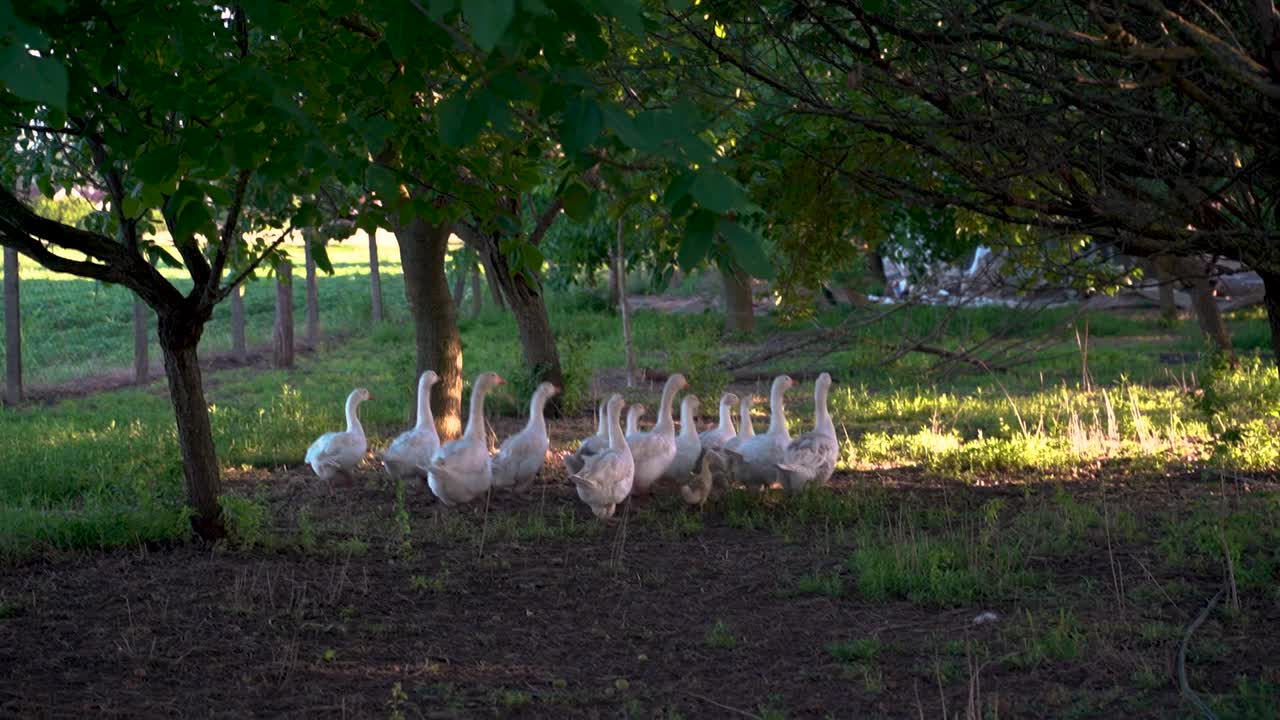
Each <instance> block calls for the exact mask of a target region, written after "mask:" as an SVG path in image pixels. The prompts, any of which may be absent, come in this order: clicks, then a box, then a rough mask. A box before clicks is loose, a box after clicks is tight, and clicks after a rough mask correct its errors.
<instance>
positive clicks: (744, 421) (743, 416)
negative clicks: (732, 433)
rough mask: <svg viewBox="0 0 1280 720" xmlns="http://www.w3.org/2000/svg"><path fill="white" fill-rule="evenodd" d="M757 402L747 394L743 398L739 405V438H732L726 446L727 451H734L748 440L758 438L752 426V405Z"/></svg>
mask: <svg viewBox="0 0 1280 720" xmlns="http://www.w3.org/2000/svg"><path fill="white" fill-rule="evenodd" d="M755 400H756V398H755V396H754V395H752V394H751V393H747V394H746V395H743V396H742V399H741V400H740V401H739V403H738V436H737V437H735V438H731V439H730V440H728V441H727V442H725V444H724V448H725V449H726V450H733V449H734V448H736V447H738V445H739V444H741V443H742V441H743V440H746V439H747V438H753V437H755V436H756V429H755V428H754V427H753V426H752V425H751V404H752V403H754V402H755Z"/></svg>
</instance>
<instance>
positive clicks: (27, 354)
mask: <svg viewBox="0 0 1280 720" xmlns="http://www.w3.org/2000/svg"><path fill="white" fill-rule="evenodd" d="M287 251H288V253H289V256H290V259H291V260H292V261H293V266H294V267H293V287H292V291H293V303H294V337H295V344H296V345H299V346H301V345H302V343H303V342H304V339H305V324H306V312H305V307H306V305H305V303H306V283H305V269H304V251H303V247H302V246H301V245H290V246H287ZM328 254H329V259H330V261H331V262H332V264H333V270H334V273H333V274H332V275H328V274H326V273H323V272H320V273H318V277H317V288H318V292H319V299H320V302H319V308H320V331H321V337H322V338H323V337H324V336H333V335H335V334H339V335H340V334H345V333H351V332H358V331H361V330H365V329H367V328H368V327H369V326H370V323H371V318H372V305H373V300H372V294H371V291H370V282H369V280H370V278H369V253H368V241H367V238H366V237H365V236H364V235H363V234H360V235H358V236H355V237H352V238H350V239H348V240H346V241H344V242H340V243H334V244H331V245H330V246H329V249H328ZM378 261H379V262H378V265H379V275H380V277H381V280H382V306H383V320H384V321H385V322H399V321H403V320H404V319H406V318H407V317H408V311H407V309H406V307H405V303H404V277H403V274H402V272H401V267H400V253H399V248H398V247H397V245H396V243H395V240H394V238H393V237H391V236H389V235H385V234H382V233H380V235H379V238H378ZM164 274H165V275H166V277H168V278H169V279H170V280H171V281H172V282H173V283H174V284H175V285H176V286H177V287H178V288H179V289H180V290H183V291H184V292H185V291H186V290H188V289H189V288H190V287H191V281H190V279H189V278H188V277H187V276H186V274H185V271H183V270H168V269H166V270H164ZM2 277H3V271H2V270H0V278H2ZM19 277H20V278H21V282H20V303H19V307H20V308H21V314H22V356H23V384H24V387H25V389H26V391H27V392H28V393H31V392H33V391H35V392H39V391H40V390H41V389H49V388H59V387H63V386H75V385H76V384H77V383H81V382H84V381H86V380H88V379H99V378H103V377H110V376H113V375H115V376H119V375H126V376H129V377H131V376H132V373H133V364H134V334H133V307H134V297H135V296H134V295H133V293H132V292H131V291H130V290H128V289H127V288H124V287H121V286H115V285H107V284H104V283H101V282H97V281H94V280H86V279H83V278H77V277H73V276H70V275H62V274H59V273H53V272H50V271H48V270H46V269H45V268H43V267H41V266H40V265H39V264H37V263H35V262H34V261H32V260H30V259H28V258H26V257H23V258H22V259H21V265H20V269H19ZM275 298H276V281H275V278H274V275H267V274H265V273H262V272H260V273H259V277H258V278H257V279H256V280H252V281H250V282H248V283H246V284H245V290H244V309H245V336H246V340H247V344H248V347H249V350H250V352H251V353H252V352H254V351H256V350H263V349H267V348H269V347H270V344H271V341H272V329H273V326H274V322H275ZM147 318H148V324H149V331H148V336H149V337H150V344H149V348H148V355H149V358H150V363H149V364H150V374H151V375H152V376H155V377H160V376H161V375H162V374H163V363H162V361H161V356H160V349H159V345H158V342H157V340H156V335H155V330H156V320H155V315H154V313H152V312H151V311H150V309H148V310H147ZM231 347H232V346H231V303H230V301H229V300H227V301H223V302H222V303H221V304H220V305H219V306H218V307H217V308H216V309H215V310H214V315H213V319H212V320H211V321H210V322H209V323H208V325H206V326H205V331H204V336H203V338H202V340H201V344H200V352H201V355H202V357H204V358H206V359H207V358H210V357H212V356H214V355H216V354H218V353H226V352H229V351H230V350H231ZM5 361H6V358H5V348H4V347H3V343H0V366H3V364H4V362H5Z"/></svg>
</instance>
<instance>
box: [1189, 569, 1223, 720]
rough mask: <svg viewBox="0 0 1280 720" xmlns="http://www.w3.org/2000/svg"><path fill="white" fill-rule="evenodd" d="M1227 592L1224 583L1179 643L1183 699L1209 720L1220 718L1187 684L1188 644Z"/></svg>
mask: <svg viewBox="0 0 1280 720" xmlns="http://www.w3.org/2000/svg"><path fill="white" fill-rule="evenodd" d="M1226 591H1227V584H1226V583H1225V582H1224V583H1223V584H1222V587H1220V588H1218V592H1216V593H1214V594H1213V597H1212V598H1209V603H1208V604H1207V605H1205V606H1204V609H1203V610H1201V611H1200V614H1199V615H1197V616H1196V619H1195V620H1193V621H1192V622H1191V625H1190V626H1189V627H1188V628H1187V631H1186V633H1184V634H1183V636H1182V642H1180V643H1178V687H1179V689H1181V690H1182V695H1183V697H1185V698H1187V700H1188V701H1190V702H1191V704H1192V705H1194V706H1195V707H1196V709H1197V710H1199V711H1200V713H1201V714H1202V715H1204V716H1205V718H1207V719H1208V720H1218V716H1217V715H1215V714H1214V712H1213V710H1211V709H1210V708H1209V706H1208V705H1205V703H1204V701H1203V700H1201V699H1200V696H1199V695H1197V694H1196V691H1195V690H1192V689H1191V684H1190V683H1188V682H1187V644H1188V643H1190V642H1191V636H1192V635H1193V634H1195V631H1196V630H1199V629H1200V626H1201V625H1203V624H1204V621H1205V620H1207V619H1208V617H1209V613H1211V612H1213V609H1214V608H1215V607H1217V605H1218V601H1219V600H1221V599H1222V595H1223V593H1225V592H1226Z"/></svg>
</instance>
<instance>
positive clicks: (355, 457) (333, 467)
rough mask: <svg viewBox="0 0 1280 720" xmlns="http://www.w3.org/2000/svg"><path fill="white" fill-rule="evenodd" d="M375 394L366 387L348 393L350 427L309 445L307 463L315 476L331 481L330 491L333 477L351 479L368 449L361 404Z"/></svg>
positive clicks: (322, 436)
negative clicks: (360, 411) (362, 423)
mask: <svg viewBox="0 0 1280 720" xmlns="http://www.w3.org/2000/svg"><path fill="white" fill-rule="evenodd" d="M372 399H373V394H372V393H370V392H369V391H368V390H365V389H364V388H356V389H355V390H352V391H351V394H350V395H348V396H347V429H346V430H345V431H344V432H327V433H325V434H323V435H321V436H320V437H318V438H316V441H315V442H313V443H311V447H309V448H307V455H306V463H307V464H308V465H310V466H311V469H312V470H314V471H315V474H316V477H318V478H320V479H321V480H323V481H325V482H326V483H328V484H329V494H331V495H332V494H333V480H334V478H335V477H338V476H342V477H343V478H345V479H346V480H347V481H348V482H350V481H351V471H352V470H354V469H355V467H356V465H358V464H360V461H361V460H363V459H364V453H365V451H366V450H368V449H369V440H368V439H367V438H365V436H364V426H363V425H361V424H360V416H359V415H358V412H359V410H360V403H362V402H364V401H366V400H372Z"/></svg>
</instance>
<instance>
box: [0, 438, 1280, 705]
mask: <svg viewBox="0 0 1280 720" xmlns="http://www.w3.org/2000/svg"><path fill="white" fill-rule="evenodd" d="M495 424H496V425H497V428H496V430H497V432H498V434H499V435H500V436H505V435H506V434H507V433H509V432H510V431H511V430H512V429H513V428H514V427H515V426H516V425H517V424H518V423H516V422H515V421H513V420H508V419H501V420H499V421H497V422H496V423H495ZM592 425H593V422H592V421H591V419H590V418H586V417H583V418H578V419H575V420H572V421H565V422H557V423H556V424H555V425H554V426H553V434H554V437H553V449H554V450H553V455H554V457H553V459H552V460H551V462H550V463H549V465H548V468H547V469H546V471H544V475H543V477H542V478H541V480H540V484H539V485H538V486H536V488H535V490H534V492H533V493H532V495H531V496H530V497H528V498H517V497H509V496H504V495H495V496H494V497H492V498H491V499H490V501H489V502H488V504H487V505H486V504H485V503H483V502H481V503H477V506H476V507H471V508H463V509H460V510H459V509H454V510H444V509H441V508H439V506H438V505H435V504H432V503H430V502H429V496H428V494H427V493H426V492H424V489H423V488H419V487H410V488H408V489H407V491H406V496H407V498H406V499H407V510H408V522H409V526H410V531H409V538H410V545H411V548H410V549H408V551H406V549H405V548H403V547H402V545H401V543H400V539H399V535H398V533H397V530H396V528H397V527H398V523H397V520H396V502H395V494H394V492H393V490H392V489H391V488H390V487H389V484H388V483H387V481H386V479H385V477H384V476H382V475H381V474H379V473H378V472H376V471H373V470H369V471H368V472H366V473H363V474H361V475H360V476H359V477H358V478H357V480H356V483H355V484H354V485H353V486H352V487H350V488H339V489H338V497H336V498H332V499H331V498H330V497H329V495H328V493H327V491H325V490H323V489H322V488H318V487H316V484H315V483H313V482H311V477H310V474H309V471H306V469H305V468H297V467H294V468H287V469H283V470H279V471H275V472H271V471H267V470H247V471H237V472H232V474H231V475H230V476H229V477H228V491H229V492H230V493H232V494H238V495H243V496H247V497H256V498H259V499H262V500H264V501H265V504H266V506H267V507H268V508H269V509H270V517H269V518H268V519H267V523H268V526H269V527H267V528H264V529H263V532H262V533H260V534H261V535H262V537H261V538H260V539H259V542H258V543H257V544H255V545H253V546H250V547H247V548H246V547H232V546H224V545H220V546H216V547H202V546H199V545H196V544H179V545H175V546H165V547H142V548H135V549H131V550H117V551H112V552H107V553H85V554H69V555H68V554H56V555H50V556H48V557H45V558H43V559H40V560H38V561H34V562H29V563H27V564H25V565H22V566H19V567H4V568H0V715H3V716H9V717H76V718H79V717H86V716H94V717H187V716H192V717H210V716H218V717H244V716H260V717H334V718H340V717H341V718H345V717H375V716H376V717H388V716H391V717H405V718H417V717H422V718H452V717H557V718H559V717H619V716H626V717H686V718H703V717H705V718H727V717H783V716H784V715H779V714H773V713H778V712H782V713H785V717H792V718H801V717H840V718H846V717H912V718H916V717H921V716H924V717H930V718H933V717H956V716H961V717H963V716H965V713H966V708H969V707H971V702H978V703H980V706H981V707H980V712H990V713H998V716H999V717H1008V718H1014V717H1058V716H1066V715H1071V716H1073V717H1114V716H1116V715H1118V714H1120V713H1122V712H1123V713H1124V714H1125V715H1128V716H1130V717H1152V718H1155V717H1170V716H1173V715H1175V714H1178V713H1180V712H1183V711H1184V709H1185V707H1186V706H1185V705H1182V701H1181V700H1180V699H1179V695H1178V692H1177V690H1176V687H1175V685H1174V684H1173V683H1172V681H1171V680H1170V678H1172V677H1173V674H1172V658H1173V657H1174V655H1175V652H1176V645H1177V641H1178V639H1179V638H1180V636H1181V631H1182V628H1183V627H1185V625H1186V624H1187V623H1188V622H1189V620H1190V618H1191V617H1192V616H1193V615H1194V614H1195V613H1196V612H1198V610H1199V607H1200V606H1201V605H1202V604H1203V602H1204V601H1205V599H1207V598H1208V597H1210V596H1211V595H1212V594H1213V593H1214V591H1215V590H1216V589H1217V588H1218V586H1219V584H1220V582H1221V580H1220V575H1218V574H1214V573H1201V574H1197V573H1188V572H1186V571H1183V572H1180V573H1169V572H1165V571H1163V570H1161V569H1160V566H1159V564H1158V563H1157V562H1156V561H1154V560H1152V559H1151V551H1152V549H1151V548H1147V547H1137V546H1135V547H1117V548H1116V549H1115V553H1116V555H1117V556H1119V557H1121V558H1122V568H1123V569H1122V573H1123V574H1124V578H1125V581H1126V583H1127V585H1128V588H1129V590H1128V591H1129V592H1130V593H1131V594H1135V593H1140V592H1145V593H1146V594H1147V595H1149V596H1150V597H1151V598H1153V600H1152V601H1151V602H1150V603H1149V606H1147V607H1140V606H1138V605H1136V604H1134V605H1127V606H1126V607H1125V608H1124V609H1122V610H1117V608H1116V601H1115V598H1114V596H1113V595H1112V594H1111V592H1110V588H1112V587H1113V585H1112V578H1113V577H1114V576H1113V566H1112V564H1111V563H1110V562H1109V561H1108V556H1107V553H1106V552H1105V550H1103V549H1102V548H1103V546H1102V544H1101V543H1102V538H1100V537H1099V538H1096V540H1097V544H1096V545H1094V546H1093V547H1090V548H1082V549H1081V550H1080V552H1076V553H1073V554H1072V556H1071V557H1070V558H1069V559H1066V560H1064V559H1062V558H1058V559H1040V560H1037V561H1035V562H1036V564H1037V566H1038V569H1039V570H1040V571H1042V572H1045V573H1047V575H1048V576H1049V578H1050V579H1049V583H1050V585H1051V586H1052V587H1054V588H1055V591H1053V592H1047V593H1046V592H1042V593H1040V594H1039V595H1037V596H1028V597H1021V598H1006V599H1004V600H1002V601H1000V602H993V603H974V604H968V605H959V606H951V607H938V606H931V605H929V604H926V603H915V602H910V601H907V600H890V601H885V600H872V599H869V598H867V597H864V596H863V594H862V593H860V592H859V590H858V587H857V583H856V579H855V578H854V577H853V576H852V574H851V572H850V571H849V570H848V568H847V566H846V565H845V559H846V558H847V557H848V554H849V552H850V548H849V545H848V543H847V541H845V540H842V539H840V538H838V537H837V535H836V534H835V533H834V528H833V527H832V524H831V523H830V522H829V521H822V520H815V521H813V522H811V523H809V524H808V525H803V526H791V527H787V528H782V529H778V528H775V529H768V528H755V529H751V528H745V527H743V526H742V525H741V523H735V522H733V520H732V518H731V517H730V516H728V515H727V514H724V512H723V511H722V510H721V509H717V505H716V504H715V503H713V504H712V505H710V506H709V507H708V508H707V509H706V510H704V511H698V510H692V509H687V508H685V507H683V506H682V505H681V504H680V503H679V501H678V500H676V499H674V498H671V497H669V496H661V497H655V498H652V499H649V500H648V501H647V502H645V503H643V504H640V505H639V506H637V507H633V508H631V512H630V513H629V514H627V515H626V519H625V520H620V521H617V522H613V523H600V522H599V521H597V520H596V519H595V518H594V517H592V516H591V515H590V514H589V513H588V512H587V510H586V508H585V507H584V506H583V505H582V504H581V503H580V502H579V501H578V500H577V498H576V496H575V493H574V491H573V490H572V489H571V486H570V485H569V484H568V483H567V478H566V477H565V474H564V469H563V466H562V463H561V462H560V458H561V457H562V456H563V454H564V453H565V452H566V451H567V449H568V448H571V447H573V446H574V444H575V441H574V438H576V437H580V436H582V435H583V434H585V433H587V432H589V430H588V428H590V426H592ZM1251 482H1253V483H1254V485H1255V486H1256V487H1261V488H1263V489H1271V490H1274V489H1276V485H1275V484H1274V481H1273V480H1271V479H1265V478H1264V479H1254V480H1252V481H1251ZM1086 485H1092V486H1093V487H1096V484H1086ZM833 486H834V488H835V491H836V492H838V493H854V494H856V493H866V492H871V491H878V492H884V493H887V494H888V496H889V497H890V498H892V500H891V502H892V503H894V504H899V503H901V504H913V506H914V507H919V506H921V505H922V504H923V505H933V506H937V507H943V506H945V507H948V508H951V509H956V510H966V509H967V510H974V511H975V512H976V510H977V509H978V508H979V507H981V506H982V504H983V503H985V502H986V501H988V500H991V499H995V498H999V499H1001V500H1003V501H1005V502H1007V503H1009V504H1010V505H1011V506H1012V507H1014V508H1016V507H1017V504H1018V503H1021V502H1032V501H1033V500H1032V499H1031V494H1030V493H1028V492H1027V491H1025V490H1024V489H1023V488H1022V487H1020V486H1019V487H1013V486H1009V485H997V486H994V487H978V486H973V485H966V486H960V485H954V484H947V483H942V482H939V481H937V480H933V479H930V478H928V477H927V476H925V475H923V474H922V473H919V472H916V471H883V472H881V471H875V472H863V473H841V474H839V475H837V477H836V478H834V479H833ZM1082 487H1083V486H1082ZM1217 487H1218V486H1217V484H1216V483H1211V484H1201V482H1200V481H1199V480H1198V478H1197V477H1188V478H1172V479H1169V480H1168V481H1167V482H1166V483H1164V484H1163V485H1161V486H1145V487H1142V488H1131V489H1126V487H1125V486H1124V484H1123V483H1121V482H1119V481H1116V482H1115V483H1110V481H1109V489H1108V493H1109V495H1108V502H1110V503H1112V504H1113V507H1116V508H1119V507H1125V508H1126V509H1127V510H1128V511H1130V512H1135V513H1137V514H1138V515H1139V517H1141V516H1142V514H1143V513H1144V512H1151V513H1156V512H1165V511H1166V510H1167V507H1168V506H1170V505H1176V504H1180V503H1183V502H1185V501H1186V500H1187V498H1189V497H1197V496H1203V495H1206V494H1207V493H1210V492H1212V491H1213V490H1215V489H1216V488H1217ZM892 512H893V511H892V509H890V510H888V511H886V514H887V515H892ZM353 538H356V539H353ZM1144 557H1145V558H1148V560H1147V562H1146V563H1145V565H1146V566H1147V567H1148V568H1150V569H1151V571H1152V573H1154V574H1153V575H1146V574H1144V571H1143V570H1142V569H1140V567H1139V565H1140V564H1141V563H1140V562H1138V561H1140V560H1141V558H1144ZM1128 558H1134V559H1135V560H1134V561H1130V560H1128ZM815 572H817V573H834V574H838V575H839V576H840V577H841V578H842V579H843V582H844V591H843V592H840V593H838V594H833V595H823V594H817V595H805V594H799V593H798V592H797V591H796V587H797V580H798V579H799V578H800V577H802V576H805V575H809V574H812V573H815ZM1170 593H1171V594H1172V596H1170ZM1164 598H1170V600H1169V601H1166V600H1165V599H1164ZM1242 601H1243V603H1244V605H1243V609H1242V611H1241V613H1240V614H1238V615H1237V616H1235V617H1236V621H1235V622H1228V621H1222V622H1220V621H1219V619H1217V618H1215V619H1212V620H1211V621H1210V622H1209V623H1207V624H1206V625H1205V627H1204V628H1202V629H1201V630H1200V631H1199V634H1198V638H1200V640H1201V641H1202V642H1203V646H1209V645H1210V644H1211V643H1213V644H1214V646H1215V647H1218V646H1221V647H1222V648H1225V650H1221V651H1219V652H1218V653H1217V654H1210V655H1207V656H1193V662H1194V663H1195V664H1194V666H1193V669H1192V674H1191V678H1192V682H1193V684H1194V685H1195V686H1196V687H1198V688H1201V689H1202V690H1203V689H1210V688H1212V689H1217V690H1218V691H1227V690H1229V689H1231V688H1233V687H1234V683H1235V680H1234V678H1235V675H1236V674H1237V673H1247V674H1249V675H1251V676H1253V677H1257V676H1259V674H1261V675H1262V676H1263V677H1270V678H1271V680H1272V681H1277V682H1280V658H1278V655H1280V654H1278V653H1276V650H1277V649H1278V648H1280V640H1276V639H1275V637H1276V636H1275V635H1274V634H1271V633H1270V632H1269V631H1267V630H1265V628H1270V627H1275V626H1276V625H1277V623H1280V598H1256V597H1243V598H1242ZM987 611H990V612H994V613H995V614H996V617H997V618H998V619H997V620H995V621H993V622H987V623H982V624H975V618H976V617H977V616H978V615H979V614H980V613H984V612H987ZM1028 611H1033V612H1034V613H1035V614H1036V616H1037V617H1041V618H1054V617H1057V616H1058V614H1059V612H1062V611H1069V612H1071V613H1072V614H1073V616H1074V617H1075V618H1077V619H1078V620H1079V622H1080V626H1081V628H1083V630H1082V632H1084V633H1085V637H1086V640H1085V643H1084V648H1085V651H1084V652H1083V653H1082V654H1081V655H1079V656H1077V657H1070V658H1067V659H1062V660H1040V661H1036V662H1017V661H1015V660H1014V659H1013V658H1016V657H1017V656H1018V654H1019V652H1021V651H1022V650H1023V649H1024V648H1025V643H1026V642H1027V641H1026V638H1025V637H1024V633H1022V632H1021V631H1020V630H1019V629H1020V628H1023V627H1024V625H1025V620H1024V618H1025V613H1026V612H1028ZM1153 622H1158V623H1163V624H1164V625H1162V626H1168V627H1169V628H1171V629H1172V632H1170V633H1169V634H1167V635H1162V636H1160V637H1158V638H1156V639H1155V640H1153V641H1151V642H1146V641H1144V640H1142V639H1140V638H1139V633H1138V630H1137V628H1138V627H1139V626H1141V625H1142V624H1143V623H1153ZM868 637H876V638H879V640H880V643H881V648H880V649H879V651H878V652H876V653H875V654H874V657H871V658H870V659H868V660H866V661H853V662H841V661H839V660H837V659H835V658H834V657H833V656H832V654H831V653H830V652H829V651H828V649H827V648H828V647H829V646H830V645H831V644H833V643H838V642H847V641H851V640H859V639H864V638H868ZM1139 668H1148V669H1149V670H1150V671H1151V672H1152V673H1154V677H1155V678H1156V679H1155V682H1154V687H1146V688H1144V689H1141V690H1138V689H1135V680H1134V678H1135V672H1136V671H1137V670H1136V669H1139ZM1268 673H1269V675H1268ZM972 698H977V700H976V701H975V700H973V699H972ZM983 716H986V715H983Z"/></svg>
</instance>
